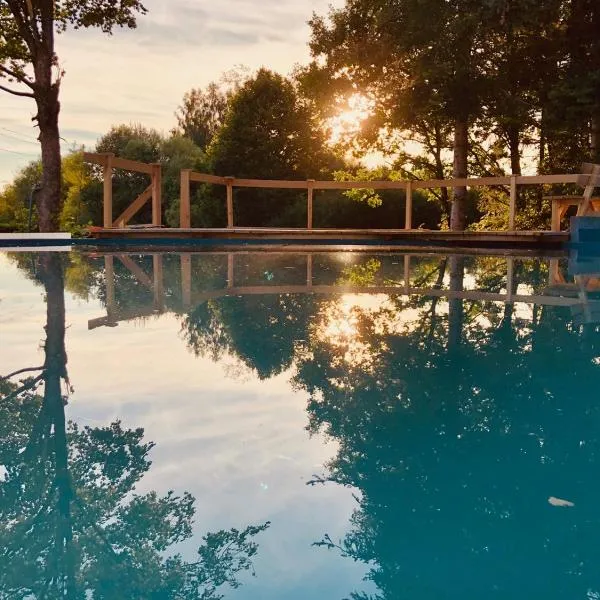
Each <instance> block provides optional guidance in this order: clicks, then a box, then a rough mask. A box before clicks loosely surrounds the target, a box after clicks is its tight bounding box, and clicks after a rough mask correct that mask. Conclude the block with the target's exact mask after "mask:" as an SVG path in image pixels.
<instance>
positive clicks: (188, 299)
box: [179, 254, 192, 309]
mask: <svg viewBox="0 0 600 600" xmlns="http://www.w3.org/2000/svg"><path fill="white" fill-rule="evenodd" d="M179 258H180V261H181V301H182V303H183V307H184V308H186V309H187V308H189V307H190V306H191V305H192V257H191V255H190V254H182V255H181V256H180V257H179Z"/></svg>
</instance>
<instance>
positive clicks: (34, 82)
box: [0, 0, 146, 231]
mask: <svg viewBox="0 0 600 600" xmlns="http://www.w3.org/2000/svg"><path fill="white" fill-rule="evenodd" d="M145 12H146V9H145V7H144V6H143V4H142V3H141V2H140V0H121V1H120V2H119V3H118V4H117V3H115V2H114V0H95V1H93V2H92V1H90V0H1V1H0V23H1V27H0V79H6V80H7V82H8V85H4V84H0V89H1V90H3V91H5V92H8V93H10V94H13V95H15V96H21V97H25V98H31V99H33V100H34V101H35V103H36V107H37V114H36V116H35V117H34V120H35V121H36V123H37V126H38V128H39V141H40V146H41V153H42V178H41V187H40V190H39V193H38V194H37V198H36V201H37V207H38V213H39V229H40V231H55V230H56V229H57V228H58V219H59V214H60V207H61V201H62V198H61V159H60V135H59V126H58V117H59V112H60V102H59V93H60V84H61V80H62V77H63V75H64V71H63V70H62V68H61V67H60V64H59V59H58V57H57V55H56V53H55V43H54V41H55V35H56V34H57V33H59V34H60V33H62V32H64V31H65V30H66V29H67V28H68V27H72V28H74V29H79V28H84V27H85V28H88V27H97V28H99V29H101V30H102V31H103V32H104V33H107V34H110V33H111V32H112V30H113V29H114V28H115V27H124V26H125V27H131V28H133V27H135V25H136V21H135V18H136V15H137V14H145ZM11 84H12V85H11ZM15 84H16V86H17V87H16V88H15Z"/></svg>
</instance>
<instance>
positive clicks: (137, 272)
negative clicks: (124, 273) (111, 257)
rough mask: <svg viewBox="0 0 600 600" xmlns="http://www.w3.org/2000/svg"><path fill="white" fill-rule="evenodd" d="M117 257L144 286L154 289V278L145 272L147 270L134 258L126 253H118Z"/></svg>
mask: <svg viewBox="0 0 600 600" xmlns="http://www.w3.org/2000/svg"><path fill="white" fill-rule="evenodd" d="M117 258H118V259H119V260H120V261H121V262H122V263H123V264H124V265H125V266H126V267H127V269H128V270H129V271H130V272H131V274H132V275H133V276H134V277H135V278H136V279H137V280H138V281H139V283H141V284H142V285H143V286H145V287H147V288H148V289H149V290H152V289H153V287H154V284H153V282H152V279H150V277H149V276H148V275H147V274H146V273H145V271H144V270H143V269H142V268H141V267H139V266H138V265H137V264H136V263H135V262H133V260H132V259H131V258H130V257H129V256H127V255H126V254H117Z"/></svg>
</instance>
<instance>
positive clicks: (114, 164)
mask: <svg viewBox="0 0 600 600" xmlns="http://www.w3.org/2000/svg"><path fill="white" fill-rule="evenodd" d="M83 160H84V161H85V162H88V163H92V164H95V165H100V166H101V167H102V168H103V174H104V184H103V185H104V193H103V198H104V200H103V224H104V228H105V229H111V228H113V227H125V226H126V225H127V223H129V221H130V220H131V219H132V218H133V217H134V216H135V215H136V214H137V213H138V212H139V210H140V209H141V208H142V207H143V206H144V205H145V204H146V202H148V200H150V199H152V226H153V227H160V226H161V224H162V218H161V210H162V208H161V204H162V170H161V166H160V165H159V164H158V163H153V164H146V163H143V162H138V161H135V160H128V159H126V158H118V157H116V156H115V155H114V154H111V153H108V152H107V153H104V154H98V153H92V152H84V153H83ZM114 169H124V170H126V171H133V172H134V173H144V174H146V175H150V185H149V186H148V187H147V188H146V189H145V190H144V191H143V192H142V193H141V194H140V195H139V196H138V197H137V198H136V199H135V200H134V201H133V202H132V203H131V204H130V205H129V206H128V207H127V208H126V209H125V210H124V211H123V212H122V213H121V214H120V215H119V216H118V217H117V218H116V219H115V220H114V221H113V198H112V176H113V170H114Z"/></svg>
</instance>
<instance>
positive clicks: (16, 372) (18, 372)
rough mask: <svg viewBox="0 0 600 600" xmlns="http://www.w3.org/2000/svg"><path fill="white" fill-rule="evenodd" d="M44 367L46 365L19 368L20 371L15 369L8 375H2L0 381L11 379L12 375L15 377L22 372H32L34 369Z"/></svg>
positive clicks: (37, 369) (40, 369) (39, 369)
mask: <svg viewBox="0 0 600 600" xmlns="http://www.w3.org/2000/svg"><path fill="white" fill-rule="evenodd" d="M43 369H44V367H43V366H42V367H27V368H25V369H19V370H18V371H13V372H12V373H9V374H8V375H4V376H3V377H0V381H6V380H7V379H10V378H11V377H14V376H15V375H20V374H21V373H31V372H32V371H42V370H43Z"/></svg>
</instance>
